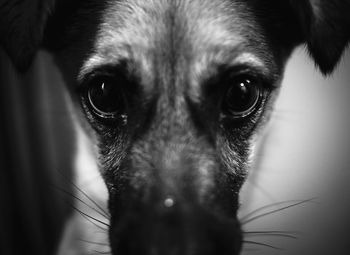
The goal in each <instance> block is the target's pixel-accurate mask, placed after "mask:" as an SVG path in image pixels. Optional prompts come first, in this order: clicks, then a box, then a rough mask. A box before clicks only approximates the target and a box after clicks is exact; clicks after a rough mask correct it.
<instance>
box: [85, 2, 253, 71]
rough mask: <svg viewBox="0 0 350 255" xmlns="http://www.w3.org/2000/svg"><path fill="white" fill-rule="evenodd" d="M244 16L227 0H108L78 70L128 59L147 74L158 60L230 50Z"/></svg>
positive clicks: (241, 38) (236, 41) (241, 39)
mask: <svg viewBox="0 0 350 255" xmlns="http://www.w3.org/2000/svg"><path fill="white" fill-rule="evenodd" d="M244 12H245V10H243V7H242V6H241V5H238V4H236V3H235V1H227V0H214V1H213V0H191V1H190V0H158V1H156V0H147V1H143V0H134V1H110V3H109V8H107V10H106V14H105V15H104V16H103V17H102V21H103V22H102V23H101V25H100V27H99V31H98V36H97V37H96V38H97V41H96V42H95V51H94V52H95V53H94V54H93V55H92V56H91V57H90V58H89V60H88V61H87V62H86V63H85V65H84V67H83V72H84V70H87V69H89V68H91V67H94V66H97V65H100V64H102V63H103V64H108V63H111V64H112V63H116V62H118V61H119V60H120V59H133V61H134V62H136V63H139V64H140V66H141V67H142V68H144V69H145V72H146V73H149V72H150V71H151V69H152V68H151V66H152V64H153V63H152V61H153V60H154V58H157V57H158V58H161V57H167V58H168V59H166V60H169V57H170V56H169V54H173V56H172V57H176V58H177V59H185V60H186V59H187V60H193V59H195V58H196V56H203V55H205V54H207V52H208V51H209V50H210V49H213V48H222V47H228V46H230V47H231V48H232V47H234V46H235V45H238V44H240V43H242V42H244V36H243V34H242V31H245V29H244V26H246V25H244V24H246V23H247V20H246V21H245V22H243V20H242V18H241V16H242V15H241V14H240V13H244ZM248 25H249V24H247V26H248ZM158 62H159V63H164V60H163V59H161V60H159V61H158Z"/></svg>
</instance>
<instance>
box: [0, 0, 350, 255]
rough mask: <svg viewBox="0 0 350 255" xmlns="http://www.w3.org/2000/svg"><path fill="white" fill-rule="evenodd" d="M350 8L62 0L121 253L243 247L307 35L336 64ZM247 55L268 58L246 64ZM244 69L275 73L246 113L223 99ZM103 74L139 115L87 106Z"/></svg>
mask: <svg viewBox="0 0 350 255" xmlns="http://www.w3.org/2000/svg"><path fill="white" fill-rule="evenodd" d="M39 2H40V1H39ZM42 2H43V1H42ZM0 3H1V2H0ZM349 10H350V8H349V3H348V1H341V0H334V1H310V2H307V1H305V2H303V3H301V2H300V1H280V0H276V1H273V0H271V1H253V0H252V1H228V0H218V1H211V0H205V1H203V0H193V1H186V0H182V1H180V0H178V1H166V0H159V1H155V0H154V1H130V2H129V1H111V0H110V1H98V3H94V2H93V1H82V2H80V1H76V2H74V4H72V3H71V2H70V1H62V2H59V3H58V4H57V6H56V12H55V14H54V15H53V16H52V17H51V18H50V20H49V22H48V25H47V26H46V33H45V39H44V42H45V46H46V47H47V48H48V49H50V50H51V51H54V52H55V54H56V58H57V63H58V65H59V66H60V67H61V69H62V71H63V74H64V76H65V78H66V81H67V84H68V86H69V89H70V90H71V91H73V94H72V97H73V99H74V100H75V101H76V102H77V104H78V105H79V104H80V102H81V105H82V108H83V112H84V113H85V117H82V123H83V125H85V127H86V130H87V132H89V133H90V134H91V139H92V140H93V141H94V143H96V144H97V146H98V155H99V165H100V171H101V174H102V176H103V178H104V180H105V182H106V185H107V187H108V191H109V210H110V212H111V215H112V217H111V227H110V230H109V232H110V243H111V248H112V251H113V253H114V252H115V253H118V254H121V255H123V254H238V253H239V251H240V248H241V242H242V236H241V231H240V227H239V222H238V221H237V219H236V212H237V209H238V204H239V203H238V194H239V190H240V187H241V185H242V183H243V181H244V179H245V176H246V174H247V169H248V167H249V160H248V158H249V155H250V153H251V149H252V146H253V144H252V143H253V140H254V138H255V137H256V136H257V135H258V134H259V130H260V129H261V128H262V127H263V124H264V123H265V122H266V121H267V120H268V117H269V113H270V109H271V107H272V103H273V101H274V99H275V97H276V94H277V91H278V88H279V83H280V81H281V79H282V75H283V70H284V66H285V63H286V60H287V59H288V57H289V55H290V54H291V52H292V50H293V49H294V47H295V46H297V45H298V44H300V43H304V42H305V43H307V45H308V49H309V51H310V53H311V55H312V57H313V58H314V59H315V62H316V64H317V65H318V66H319V67H320V69H321V71H322V72H323V73H325V74H326V73H329V72H331V71H332V70H333V68H334V66H335V65H336V63H337V62H338V60H339V58H340V56H341V54H342V52H343V50H344V48H345V47H346V45H347V44H348V41H349V37H350V36H349V31H350V30H349V25H350V22H349V18H348V13H349ZM1 12H2V9H0V14H1ZM63 14H64V15H63ZM62 16H64V17H65V18H64V19H62ZM8 22H9V23H11V24H12V23H13V22H12V21H11V19H9V21H8ZM17 30H18V29H17V28H14V31H17ZM12 32H13V31H12ZM7 33H11V31H10V32H7ZM39 34H40V33H39ZM23 38H26V37H25V36H23ZM2 43H3V44H4V45H5V48H7V49H8V48H11V47H10V43H9V42H8V40H2ZM28 43H32V41H31V40H29V41H28ZM230 43H232V44H231V45H230ZM36 45H37V40H36V41H35V42H33V44H31V47H30V50H29V53H28V56H31V55H32V54H33V53H34V50H32V49H34V48H35V47H36ZM10 52H11V51H10ZM243 52H249V53H251V54H253V55H254V56H256V57H257V58H258V59H259V60H260V61H261V63H262V64H263V66H256V65H253V64H251V63H243V64H241V63H235V58H236V57H238V56H240V54H242V53H243ZM14 59H17V58H16V57H14ZM15 61H16V62H18V61H17V60H15ZM27 61H29V60H28V59H26V60H25V61H24V62H27ZM195 67H196V68H197V67H198V68H197V69H196V68H195ZM241 72H244V73H245V74H247V75H251V76H254V77H257V78H258V79H259V80H261V81H263V83H264V91H263V100H262V103H261V105H260V107H259V109H257V110H256V111H255V112H254V113H253V114H251V115H250V116H249V117H247V118H244V119H240V120H237V119H233V118H231V117H230V116H229V115H227V114H225V112H223V111H222V108H221V102H222V98H223V96H224V94H225V89H226V88H225V81H226V78H227V76H228V75H230V74H232V73H233V74H235V73H241ZM101 73H103V74H106V73H107V74H108V75H109V76H112V77H114V78H115V79H117V80H119V81H121V80H122V81H123V82H122V84H119V85H121V86H122V87H123V89H124V91H125V94H126V101H127V103H128V108H127V111H126V113H127V122H125V120H123V119H117V120H114V121H113V122H106V121H104V120H101V119H100V118H98V117H97V116H95V115H94V114H93V113H92V112H91V110H90V109H89V107H88V106H87V102H86V97H85V93H86V89H87V86H88V85H89V80H90V79H91V77H94V76H96V75H99V74H101ZM76 88H78V89H76ZM74 91H78V93H75V92H74ZM87 123H89V125H87ZM168 197H171V198H172V199H173V200H174V201H175V204H174V206H173V207H171V208H166V207H164V204H163V201H164V200H165V199H166V198H168Z"/></svg>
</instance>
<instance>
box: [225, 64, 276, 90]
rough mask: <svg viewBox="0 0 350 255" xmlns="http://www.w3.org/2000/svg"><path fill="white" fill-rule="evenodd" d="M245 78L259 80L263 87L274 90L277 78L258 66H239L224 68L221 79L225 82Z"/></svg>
mask: <svg viewBox="0 0 350 255" xmlns="http://www.w3.org/2000/svg"><path fill="white" fill-rule="evenodd" d="M241 76H247V77H251V78H253V79H255V80H259V81H260V82H261V83H262V84H263V85H264V86H266V87H267V88H270V89H274V88H276V81H277V80H278V76H277V75H274V74H271V73H268V72H266V70H265V69H264V68H261V67H260V66H252V65H246V64H240V65H235V66H229V67H224V70H223V72H222V77H223V79H225V80H230V79H235V78H236V77H241Z"/></svg>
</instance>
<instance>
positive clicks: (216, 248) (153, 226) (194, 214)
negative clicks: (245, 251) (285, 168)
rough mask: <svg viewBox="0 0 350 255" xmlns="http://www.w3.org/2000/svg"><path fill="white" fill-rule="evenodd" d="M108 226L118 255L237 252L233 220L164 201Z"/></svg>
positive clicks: (238, 243) (237, 233) (223, 254)
mask: <svg viewBox="0 0 350 255" xmlns="http://www.w3.org/2000/svg"><path fill="white" fill-rule="evenodd" d="M135 209H136V210H132V211H128V212H125V213H124V214H123V215H122V216H121V217H120V219H119V220H118V221H117V222H116V224H113V225H112V226H111V229H110V231H111V233H110V238H111V240H110V241H111V247H112V251H113V254H118V255H140V254H144V255H168V254H169V255H190V254H191V255H214V254H220V255H235V254H239V251H240V249H241V242H242V240H241V239H242V237H241V230H240V226H239V223H238V221H237V220H236V219H231V218H230V219H228V218H226V217H224V216H220V215H216V214H213V213H211V212H210V211H208V210H205V209H204V208H201V207H200V206H199V205H198V206H193V205H191V206H190V205H189V204H186V203H183V204H182V201H177V200H176V199H175V198H174V197H170V196H169V197H165V198H164V199H163V200H162V201H160V202H159V204H158V206H157V207H153V208H150V207H143V206H142V207H138V206H136V207H135Z"/></svg>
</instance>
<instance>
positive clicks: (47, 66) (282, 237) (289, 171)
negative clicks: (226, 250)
mask: <svg viewBox="0 0 350 255" xmlns="http://www.w3.org/2000/svg"><path fill="white" fill-rule="evenodd" d="M0 83H1V84H0V86H1V87H0V99H1V100H0V104H1V107H0V113H1V115H0V116H1V117H0V122H1V123H0V124H1V125H0V155H1V156H0V242H2V243H0V254H4V255H5V254H26V253H28V251H29V250H30V251H31V252H32V253H33V254H45V255H46V254H50V253H51V252H53V251H54V250H56V249H57V241H58V240H59V239H60V235H61V233H62V231H63V230H64V222H65V220H66V218H67V216H68V215H69V213H70V212H71V210H72V209H71V207H70V206H69V203H70V202H69V196H68V197H67V196H65V195H64V194H62V193H69V192H71V191H72V190H71V185H70V183H69V181H67V180H70V179H72V177H73V173H74V171H77V170H79V169H80V170H82V169H84V170H85V169H87V168H88V167H89V166H88V163H87V162H90V161H89V159H88V158H89V155H88V152H87V151H86V150H85V149H84V145H83V144H82V143H80V141H81V139H78V138H79V137H80V136H81V131H80V130H79V129H77V128H76V127H75V126H74V124H73V122H72V118H71V115H70V114H69V107H67V102H69V97H68V95H67V94H66V91H65V90H64V84H63V81H62V78H61V76H60V74H59V73H58V71H57V69H56V68H55V66H54V64H53V61H52V58H51V56H50V55H49V54H47V53H45V52H40V53H39V54H38V56H37V58H36V60H35V63H34V64H33V66H32V67H31V70H30V71H29V72H28V73H26V74H25V75H19V74H17V73H16V72H15V71H14V68H13V67H12V65H11V63H10V62H9V60H8V59H7V57H6V55H5V54H4V52H0ZM349 83H350V51H349V50H348V51H347V52H346V54H345V56H344V58H343V59H342V61H341V63H340V65H339V67H338V69H337V70H336V71H335V73H334V74H333V75H332V76H331V77H327V78H325V77H323V76H322V75H321V74H320V73H319V72H318V71H317V69H316V68H315V66H314V64H313V63H312V61H311V60H310V59H309V58H308V56H307V54H306V53H305V51H304V49H303V48H298V49H297V50H296V51H295V53H294V54H293V57H292V59H291V60H290V61H289V64H288V66H287V69H286V73H285V79H284V81H283V86H282V90H281V92H280V97H279V98H278V101H277V104H276V107H275V112H274V115H273V118H272V119H271V123H270V125H269V127H268V129H267V130H266V134H265V137H264V139H263V141H262V143H261V146H260V148H259V150H258V151H257V154H256V160H255V162H256V164H255V165H254V167H253V169H252V170H251V172H250V175H249V178H248V181H247V182H246V184H245V185H244V187H243V190H242V194H241V203H242V206H241V210H240V213H239V217H240V219H241V220H242V222H243V229H244V231H245V232H246V235H245V240H247V243H246V244H245V246H244V250H243V254H290V255H296V254H348V252H346V251H348V250H349V248H350V245H349V244H348V243H349V242H348V241H350V238H349V237H350V235H349V233H348V232H349V227H350V220H349V218H348V217H349V215H350V199H349V198H350V185H349V184H350V169H349V168H350V167H349V165H350V135H349V130H350V100H349V96H350V84H349ZM68 105H69V104H68ZM81 188H83V189H84V188H85V187H81ZM62 190H64V192H62ZM86 191H89V189H88V188H87V189H86ZM67 200H68V203H67ZM307 200H309V201H307ZM18 240H21V245H19V242H18ZM22 240H24V241H22ZM25 240H27V241H28V243H23V242H25ZM248 242H250V243H248ZM253 242H254V243H253ZM269 246H270V247H269ZM26 251H27V252H26Z"/></svg>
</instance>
